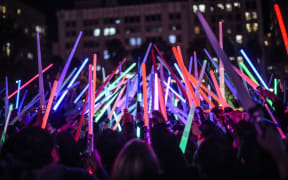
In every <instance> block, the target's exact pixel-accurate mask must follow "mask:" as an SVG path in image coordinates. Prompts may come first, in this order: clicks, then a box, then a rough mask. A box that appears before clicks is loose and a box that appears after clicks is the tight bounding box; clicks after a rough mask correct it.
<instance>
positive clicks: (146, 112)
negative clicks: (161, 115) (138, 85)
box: [142, 63, 149, 127]
mask: <svg viewBox="0 0 288 180" xmlns="http://www.w3.org/2000/svg"><path fill="white" fill-rule="evenodd" d="M142 82H143V86H142V88H143V103H144V126H145V127H149V119H148V103H147V84H146V65H145V64H144V63H142Z"/></svg>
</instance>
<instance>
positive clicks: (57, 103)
mask: <svg viewBox="0 0 288 180" xmlns="http://www.w3.org/2000/svg"><path fill="white" fill-rule="evenodd" d="M87 62H88V58H86V59H85V60H84V62H83V63H82V65H81V66H80V68H79V69H78V71H77V72H76V74H75V75H74V77H73V78H72V80H71V81H70V83H69V84H68V86H67V87H68V88H70V87H71V86H72V85H73V83H74V82H75V81H76V79H77V78H78V76H79V74H80V73H81V71H82V70H83V68H84V67H85V65H86V64H87ZM58 86H59V84H58V85H57V87H58ZM56 91H57V88H56ZM55 93H56V92H55ZM67 93H68V90H66V91H64V92H63V94H62V95H61V97H60V98H59V99H58V101H57V102H56V104H55V105H54V107H53V110H54V111H56V110H57V109H58V107H59V105H60V104H61V102H62V101H63V99H64V97H65V96H66V94H67ZM54 95H57V94H54Z"/></svg>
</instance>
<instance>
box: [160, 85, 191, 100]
mask: <svg viewBox="0 0 288 180" xmlns="http://www.w3.org/2000/svg"><path fill="white" fill-rule="evenodd" d="M164 85H165V86H166V87H167V88H168V84H167V83H166V82H164ZM169 89H170V90H171V91H172V92H173V94H175V95H176V96H177V97H178V98H179V99H180V100H181V101H182V102H184V103H186V100H185V99H184V98H183V97H182V96H180V95H179V94H178V93H177V92H176V91H175V90H174V89H173V88H172V87H171V86H169Z"/></svg>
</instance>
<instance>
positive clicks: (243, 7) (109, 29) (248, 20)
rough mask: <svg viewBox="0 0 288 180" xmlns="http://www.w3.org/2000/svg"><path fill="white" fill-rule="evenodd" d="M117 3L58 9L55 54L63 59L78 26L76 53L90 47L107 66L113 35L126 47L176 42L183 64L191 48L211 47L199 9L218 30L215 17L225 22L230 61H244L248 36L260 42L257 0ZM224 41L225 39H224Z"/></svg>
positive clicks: (84, 53) (78, 3)
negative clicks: (147, 42)
mask: <svg viewBox="0 0 288 180" xmlns="http://www.w3.org/2000/svg"><path fill="white" fill-rule="evenodd" d="M117 5H118V4H117V1H115V0H111V1H109V2H106V6H105V7H103V3H102V4H101V2H100V1H89V0H87V1H76V7H75V9H74V10H62V11H59V12H58V13H57V17H58V42H57V43H55V45H54V54H55V55H60V56H61V57H62V58H63V59H67V57H68V55H69V53H70V51H71V48H72V46H73V44H74V41H75V39H76V37H77V34H78V32H79V31H81V30H82V31H84V35H83V37H82V39H81V41H80V44H79V46H78V50H77V52H76V56H78V57H80V58H84V57H87V56H90V57H91V54H92V53H93V52H97V53H98V54H99V55H100V56H99V57H100V59H104V60H100V61H99V62H100V66H104V65H105V67H106V68H107V66H108V67H110V64H111V63H112V62H109V57H110V56H111V55H110V54H109V53H108V51H107V47H106V46H105V45H106V43H105V42H106V41H108V40H112V39H118V40H120V41H121V43H122V44H123V46H124V48H125V49H126V50H128V51H130V50H133V49H135V48H137V47H139V46H141V44H143V43H144V42H146V41H149V42H156V43H157V41H160V40H164V41H165V42H167V43H168V44H170V45H180V46H181V47H182V51H183V56H184V57H185V61H186V64H187V63H188V59H189V58H188V57H189V55H192V53H193V50H197V52H198V51H199V54H200V55H201V53H202V52H203V47H208V48H209V47H210V45H209V42H208V40H207V38H206V35H205V33H204V31H203V30H202V27H201V25H200V24H199V22H198V20H197V17H196V16H195V14H194V13H195V12H196V11H197V10H199V11H201V12H202V13H203V14H204V16H205V17H206V19H207V21H208V22H209V24H210V25H211V26H212V28H213V30H214V32H215V33H217V34H218V22H219V21H222V22H223V36H224V49H225V46H227V45H229V48H230V49H231V47H233V51H231V50H230V51H231V52H233V53H230V54H229V55H230V59H231V60H232V61H235V60H237V58H238V59H239V60H242V58H241V57H240V56H239V53H236V52H237V51H238V49H239V48H240V47H243V46H245V45H246V44H248V43H249V40H250V39H251V38H253V41H254V42H255V39H256V41H257V42H259V43H262V44H263V43H264V41H263V38H262V34H263V33H262V30H261V29H262V28H261V27H262V11H261V1H260V0H238V1H231V0H221V1H219V0H218V1H216V0H215V1H214V0H213V1H212V0H183V1H177V2H169V1H165V2H160V3H150V4H138V5H125V6H117ZM226 40H228V41H229V43H227V44H226V42H225V41H226ZM169 50H170V49H169ZM225 50H226V49H225ZM200 51H201V52H200ZM230 51H229V50H228V52H230ZM191 52H192V53H191ZM238 52H239V51H238ZM201 58H204V57H201ZM260 58H261V57H260ZM105 60H107V61H105ZM101 63H102V64H101ZM114 66H115V64H114Z"/></svg>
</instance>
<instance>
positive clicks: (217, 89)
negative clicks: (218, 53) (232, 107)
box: [209, 70, 226, 107]
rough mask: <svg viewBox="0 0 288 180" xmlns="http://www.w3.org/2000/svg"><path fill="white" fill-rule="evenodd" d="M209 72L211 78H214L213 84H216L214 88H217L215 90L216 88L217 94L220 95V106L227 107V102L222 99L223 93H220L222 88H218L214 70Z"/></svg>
mask: <svg viewBox="0 0 288 180" xmlns="http://www.w3.org/2000/svg"><path fill="white" fill-rule="evenodd" d="M209 72H210V76H211V78H212V81H213V84H214V86H215V88H216V92H217V94H218V97H219V99H220V102H221V104H220V105H222V106H224V107H225V106H226V102H225V100H224V98H223V97H222V94H221V92H220V88H219V86H218V83H217V80H216V77H215V75H214V72H213V70H210V71H209Z"/></svg>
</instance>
